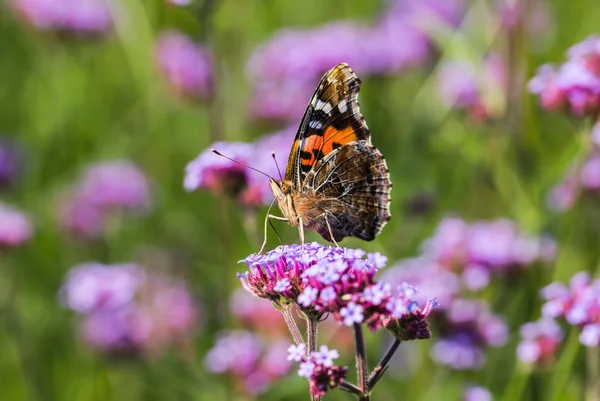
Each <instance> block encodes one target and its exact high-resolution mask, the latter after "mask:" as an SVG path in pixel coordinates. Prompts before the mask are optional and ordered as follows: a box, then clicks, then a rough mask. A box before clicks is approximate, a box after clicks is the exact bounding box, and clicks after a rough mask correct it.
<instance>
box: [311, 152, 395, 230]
mask: <svg viewBox="0 0 600 401" xmlns="http://www.w3.org/2000/svg"><path fill="white" fill-rule="evenodd" d="M391 188H392V184H391V182H390V178H389V171H388V168H387V165H386V163H385V159H384V158H383V156H382V155H381V153H380V152H379V150H377V149H376V148H375V147H374V146H373V145H371V144H370V142H367V141H357V142H354V143H350V144H347V145H344V146H342V147H340V148H338V149H336V150H334V151H333V152H332V153H330V154H329V155H328V156H326V157H325V158H323V159H322V160H321V161H320V162H318V163H317V165H315V167H314V169H313V170H312V171H310V172H309V173H308V175H307V177H306V180H305V182H304V185H303V187H302V189H301V191H302V192H307V191H312V192H314V193H315V194H316V195H317V196H316V207H317V208H318V209H319V210H320V212H321V213H322V214H323V217H320V218H318V219H317V220H316V221H315V222H314V223H313V224H312V226H313V227H314V228H315V230H316V231H317V232H318V233H319V234H321V236H322V237H323V238H324V239H326V240H328V241H331V240H332V238H331V235H330V230H329V228H328V226H327V222H326V220H325V218H327V220H328V221H329V225H330V227H331V233H332V234H333V239H335V240H336V241H340V240H341V239H342V238H344V237H357V238H361V239H363V240H366V241H371V240H373V239H374V238H375V236H376V235H377V234H379V232H380V231H381V229H382V228H383V226H384V225H385V224H386V223H387V222H388V221H389V220H390V217H391V215H390V210H389V205H390V191H391Z"/></svg>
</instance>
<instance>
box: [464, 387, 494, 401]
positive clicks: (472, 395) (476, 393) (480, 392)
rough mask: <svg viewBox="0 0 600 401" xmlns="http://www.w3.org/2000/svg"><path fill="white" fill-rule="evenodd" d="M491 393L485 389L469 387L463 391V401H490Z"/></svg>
mask: <svg viewBox="0 0 600 401" xmlns="http://www.w3.org/2000/svg"><path fill="white" fill-rule="evenodd" d="M492 400H493V398H492V393H490V390H488V389H487V388H485V387H481V386H471V387H468V388H466V389H465V392H464V394H463V401H492Z"/></svg>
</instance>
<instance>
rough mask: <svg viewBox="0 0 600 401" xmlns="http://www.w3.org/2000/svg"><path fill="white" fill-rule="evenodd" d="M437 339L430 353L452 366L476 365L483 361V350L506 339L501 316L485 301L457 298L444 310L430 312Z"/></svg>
mask: <svg viewBox="0 0 600 401" xmlns="http://www.w3.org/2000/svg"><path fill="white" fill-rule="evenodd" d="M433 321H434V322H435V324H436V327H439V328H440V330H439V337H441V338H440V339H439V340H437V341H436V342H435V344H434V346H433V348H432V350H431V357H432V358H433V360H434V361H435V362H437V363H438V364H441V365H446V366H450V367H451V368H453V369H459V370H462V369H478V368H481V367H482V366H483V364H484V363H485V350H486V348H488V347H500V346H502V345H504V344H505V343H506V341H507V339H508V326H507V325H506V323H505V321H504V319H503V318H502V317H501V316H499V315H496V314H493V313H492V312H491V311H490V310H489V307H488V305H487V303H485V302H484V301H474V300H467V299H456V300H454V301H453V302H452V303H451V304H450V305H449V307H448V308H446V307H444V311H443V313H438V314H436V315H435V316H433Z"/></svg>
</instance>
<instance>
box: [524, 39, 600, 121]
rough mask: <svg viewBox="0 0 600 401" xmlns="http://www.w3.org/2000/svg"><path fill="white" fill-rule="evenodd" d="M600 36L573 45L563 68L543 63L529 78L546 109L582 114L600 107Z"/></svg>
mask: <svg viewBox="0 0 600 401" xmlns="http://www.w3.org/2000/svg"><path fill="white" fill-rule="evenodd" d="M598 43H600V38H598V36H595V35H594V36H590V37H589V38H587V39H586V40H585V41H583V42H581V43H578V44H576V45H574V46H573V47H571V49H569V51H568V52H567V55H568V59H567V61H566V62H565V63H564V64H562V65H560V66H559V67H552V66H550V65H544V66H541V67H540V68H539V69H538V71H537V74H536V75H535V76H534V77H533V78H532V79H531V80H530V81H529V90H530V91H531V92H532V93H534V94H536V95H539V97H540V103H541V105H542V107H543V108H546V109H549V110H564V111H567V112H570V113H571V114H573V115H575V116H578V117H581V116H585V115H590V116H594V115H596V114H597V113H598V111H599V110H600V46H599V45H598Z"/></svg>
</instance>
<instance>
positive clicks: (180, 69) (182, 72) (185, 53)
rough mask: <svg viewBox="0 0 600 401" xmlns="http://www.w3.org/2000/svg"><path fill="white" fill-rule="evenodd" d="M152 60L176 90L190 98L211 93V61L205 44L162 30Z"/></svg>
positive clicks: (199, 97)
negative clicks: (154, 60) (154, 58)
mask: <svg viewBox="0 0 600 401" xmlns="http://www.w3.org/2000/svg"><path fill="white" fill-rule="evenodd" d="M156 62H157V64H158V68H159V69H160V72H161V73H162V74H163V76H164V78H165V80H166V82H167V83H168V84H169V86H170V87H171V88H172V89H173V90H174V91H175V92H176V93H179V94H181V95H183V96H186V97H190V98H193V99H203V100H204V99H208V98H209V97H210V96H211V95H212V92H213V66H212V64H213V62H212V55H211V52H210V50H209V49H208V48H207V47H206V46H202V45H198V44H196V43H194V42H193V41H192V40H191V39H190V38H188V37H187V36H185V35H183V34H180V33H177V32H172V31H169V32H164V33H162V34H161V35H160V36H159V38H158V42H157V44H156Z"/></svg>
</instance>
